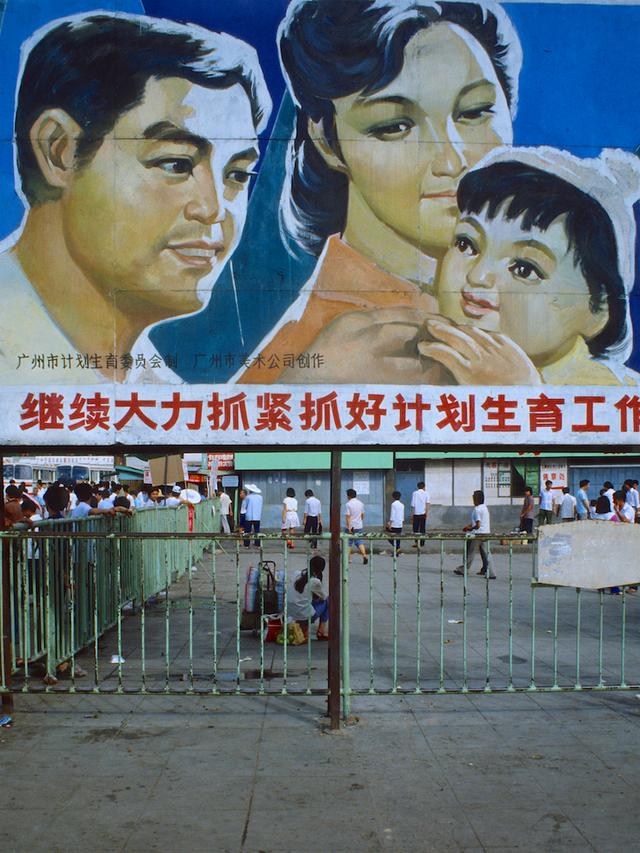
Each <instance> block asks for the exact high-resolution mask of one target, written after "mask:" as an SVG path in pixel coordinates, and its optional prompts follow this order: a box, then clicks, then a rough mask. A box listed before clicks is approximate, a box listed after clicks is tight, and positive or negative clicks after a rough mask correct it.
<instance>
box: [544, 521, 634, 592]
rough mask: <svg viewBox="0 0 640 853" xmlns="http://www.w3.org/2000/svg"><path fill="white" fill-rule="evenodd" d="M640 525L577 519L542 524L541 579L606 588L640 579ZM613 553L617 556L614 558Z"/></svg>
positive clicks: (576, 585) (557, 583) (549, 581)
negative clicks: (639, 556) (639, 558)
mask: <svg viewBox="0 0 640 853" xmlns="http://www.w3.org/2000/svg"><path fill="white" fill-rule="evenodd" d="M638 553H640V525H637V524H623V523H621V522H619V523H617V524H615V523H613V522H611V521H574V522H570V523H565V524H548V525H543V526H542V527H539V528H538V581H539V582H540V583H545V584H551V585H553V586H570V587H583V588H584V589H606V588H607V587H611V586H622V585H624V584H632V583H636V582H638V581H640V562H638ZM612 554H614V555H615V558H612Z"/></svg>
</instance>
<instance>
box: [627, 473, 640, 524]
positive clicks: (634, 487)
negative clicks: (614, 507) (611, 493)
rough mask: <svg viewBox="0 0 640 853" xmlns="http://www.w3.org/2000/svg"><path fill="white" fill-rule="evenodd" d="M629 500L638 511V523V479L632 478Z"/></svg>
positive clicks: (638, 517) (638, 515) (638, 512)
mask: <svg viewBox="0 0 640 853" xmlns="http://www.w3.org/2000/svg"><path fill="white" fill-rule="evenodd" d="M627 500H628V501H629V503H630V504H631V506H632V507H633V508H634V509H635V511H636V524H638V522H640V491H638V481H637V480H631V489H630V490H629V496H628V498H627Z"/></svg>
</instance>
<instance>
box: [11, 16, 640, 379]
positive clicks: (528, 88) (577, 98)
mask: <svg viewBox="0 0 640 853" xmlns="http://www.w3.org/2000/svg"><path fill="white" fill-rule="evenodd" d="M286 5H287V3H286V0H266V2H265V0H263V1H262V2H256V0H224V2H222V0H180V2H176V0H144V2H137V0H119V1H118V2H99V0H97V2H93V3H92V2H80V0H39V2H37V3H36V2H26V0H8V2H7V6H6V11H5V16H4V20H3V24H2V32H1V33H0V50H1V55H2V56H3V83H4V85H3V86H2V87H0V134H1V135H0V139H1V140H2V145H0V236H2V237H4V236H6V235H8V234H9V233H10V232H11V231H13V230H14V229H15V228H16V227H17V226H18V225H19V223H20V221H21V219H22V214H23V208H22V204H21V202H20V200H19V198H18V196H17V195H16V193H15V190H14V189H13V186H14V181H13V152H12V146H11V135H12V114H13V100H14V91H15V78H16V73H17V69H18V61H19V48H20V44H21V43H22V42H23V41H24V39H25V38H27V37H28V36H29V35H31V33H32V32H33V31H34V30H35V29H37V28H38V27H40V26H42V25H43V24H45V23H47V21H49V20H52V19H54V18H58V17H61V16H63V15H68V14H74V13H77V12H82V11H89V10H94V9H104V10H110V11H124V12H138V13H140V12H146V13H147V14H149V15H155V16H158V17H167V18H174V19H176V20H179V21H183V22H187V21H191V22H195V23H199V24H202V25H204V26H207V27H210V28H211V29H216V30H222V31H226V32H230V33H232V34H233V35H236V36H238V37H240V38H243V39H245V40H246V41H248V42H250V43H251V44H253V45H254V46H255V47H256V48H257V50H258V53H259V55H260V59H261V63H262V66H263V69H264V72H265V76H266V79H267V84H268V86H269V89H270V92H271V95H272V98H273V101H274V115H273V117H272V121H271V124H270V127H269V129H268V130H267V134H266V137H268V138H270V139H271V144H270V145H269V146H268V147H266V146H264V145H263V152H264V156H263V160H262V163H261V167H260V174H259V176H258V178H257V180H256V183H255V185H254V187H253V189H252V196H251V202H250V210H249V217H248V220H247V226H246V230H245V234H244V237H243V240H242V243H241V245H240V246H239V248H238V250H237V252H236V254H235V255H234V258H233V271H234V276H235V284H236V288H237V300H238V310H236V300H235V296H234V293H233V282H232V279H231V274H230V270H229V268H228V267H227V268H226V269H225V271H224V272H223V273H222V275H221V276H220V278H219V279H218V281H217V282H216V285H215V288H214V291H213V295H212V299H211V302H210V303H209V306H208V307H207V309H206V310H204V311H203V312H201V313H200V314H198V315H196V316H194V317H190V318H187V319H184V320H174V321H170V322H167V323H164V324H162V325H161V326H159V327H157V329H156V330H155V331H154V333H153V335H152V338H153V341H154V343H155V344H156V346H157V347H158V349H159V350H160V352H161V353H174V352H176V351H178V352H179V354H180V363H179V369H180V373H181V374H182V375H183V376H184V378H185V379H187V380H188V381H191V382H195V381H200V382H204V381H208V382H216V381H225V380H226V379H228V378H229V377H230V375H231V374H232V373H234V372H235V370H236V369H237V367H238V366H239V365H238V363H237V360H238V358H239V356H241V355H242V354H247V353H249V352H251V350H252V349H253V348H254V347H255V346H256V345H257V344H258V343H259V341H260V340H261V338H262V337H263V335H264V334H266V333H267V332H268V331H269V329H270V328H271V327H272V326H273V324H274V322H275V321H276V320H277V319H278V318H279V317H280V316H281V315H282V313H283V312H284V311H285V310H286V308H287V307H288V306H289V305H290V304H291V302H292V301H293V299H294V298H295V297H296V295H297V294H298V292H299V290H300V287H301V286H302V285H303V284H304V282H305V281H306V280H307V278H308V276H309V274H310V272H311V270H312V269H313V266H314V261H313V259H312V258H310V257H308V256H304V255H301V256H299V257H293V256H292V255H291V254H289V252H287V250H286V248H285V247H284V245H283V244H282V241H281V239H280V235H279V231H278V226H277V207H278V199H279V196H280V188H281V185H282V175H283V161H284V156H285V151H286V140H287V139H288V137H289V133H290V129H291V125H292V116H293V108H292V105H291V102H290V100H289V99H288V98H285V99H284V100H283V94H284V81H283V79H282V76H281V73H280V68H279V64H278V61H277V52H276V47H275V33H276V29H277V26H278V23H279V21H280V20H281V18H282V16H283V14H284V10H285V9H286ZM505 8H506V9H507V11H508V13H509V14H510V16H511V18H512V20H513V22H514V24H515V26H516V28H517V30H518V33H519V35H520V38H521V40H522V46H523V50H524V68H523V72H522V76H521V79H520V107H519V112H518V116H517V118H516V121H515V126H514V139H515V142H516V143H517V144H520V145H539V144H546V145H554V146H558V147H561V148H567V149H569V150H570V151H572V152H574V153H575V154H577V155H580V156H593V155H595V154H597V153H598V152H599V151H600V149H601V148H603V147H605V146H612V147H620V148H625V149H627V150H635V148H636V147H637V146H638V145H640V127H639V124H640V122H639V121H638V118H637V104H638V103H640V75H639V74H638V73H637V67H636V65H637V60H636V55H637V34H638V32H640V6H592V5H574V4H567V5H564V4H505ZM265 147H266V150H265ZM631 310H632V316H633V318H634V326H635V347H634V353H633V356H632V359H631V362H630V364H631V366H632V367H634V368H635V369H636V370H638V369H640V297H639V296H638V286H636V288H635V291H634V294H633V295H632V300H631ZM212 354H218V355H219V356H221V364H220V366H219V367H215V366H209V357H210V355H212ZM227 354H229V355H234V356H235V358H236V363H235V365H234V366H231V365H229V364H227V365H225V359H224V356H225V355H227Z"/></svg>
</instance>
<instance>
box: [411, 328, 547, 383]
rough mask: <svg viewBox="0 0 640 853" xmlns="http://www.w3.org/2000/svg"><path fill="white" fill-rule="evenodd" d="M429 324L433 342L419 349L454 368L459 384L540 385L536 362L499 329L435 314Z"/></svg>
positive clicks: (423, 344)
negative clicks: (478, 326) (476, 325)
mask: <svg viewBox="0 0 640 853" xmlns="http://www.w3.org/2000/svg"><path fill="white" fill-rule="evenodd" d="M426 327H427V330H428V332H429V335H430V337H432V338H435V339H436V340H435V341H434V342H430V341H422V342H420V343H419V344H418V350H419V351H420V353H421V354H422V355H423V356H425V357H426V358H430V359H434V360H435V361H439V362H440V363H441V364H442V365H444V367H446V368H447V370H449V371H451V373H452V374H453V376H454V377H455V379H456V381H457V382H458V384H459V385H541V384H542V377H541V376H540V374H539V373H538V370H537V368H536V366H535V364H534V363H533V362H532V361H531V359H530V358H529V356H528V355H527V354H526V353H525V351H524V350H523V349H521V347H519V346H518V344H516V343H514V342H513V341H512V340H511V338H508V337H507V336H506V335H502V334H500V333H499V332H485V331H484V329H477V328H475V327H474V326H459V325H458V324H457V323H454V322H453V321H452V320H448V319H447V318H446V317H440V316H437V317H435V316H434V317H433V318H432V319H431V318H430V319H428V320H427V321H426Z"/></svg>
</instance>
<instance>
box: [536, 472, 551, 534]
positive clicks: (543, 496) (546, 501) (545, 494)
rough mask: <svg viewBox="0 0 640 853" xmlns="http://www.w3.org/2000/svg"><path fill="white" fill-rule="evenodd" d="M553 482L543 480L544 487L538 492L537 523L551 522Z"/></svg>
mask: <svg viewBox="0 0 640 853" xmlns="http://www.w3.org/2000/svg"><path fill="white" fill-rule="evenodd" d="M552 487H553V483H552V482H551V480H545V482H544V489H543V490H542V491H541V492H540V512H539V513H538V524H553V488H552Z"/></svg>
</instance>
